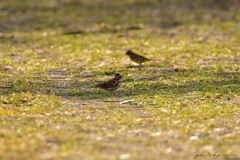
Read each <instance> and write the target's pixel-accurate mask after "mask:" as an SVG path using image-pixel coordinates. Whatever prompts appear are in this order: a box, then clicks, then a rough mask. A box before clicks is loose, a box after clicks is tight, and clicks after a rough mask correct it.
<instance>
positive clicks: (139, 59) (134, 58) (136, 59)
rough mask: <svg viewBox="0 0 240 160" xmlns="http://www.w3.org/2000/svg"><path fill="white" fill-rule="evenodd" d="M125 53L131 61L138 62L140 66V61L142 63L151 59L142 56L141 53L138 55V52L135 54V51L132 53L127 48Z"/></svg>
mask: <svg viewBox="0 0 240 160" xmlns="http://www.w3.org/2000/svg"><path fill="white" fill-rule="evenodd" d="M126 55H128V56H129V57H130V58H131V60H132V61H133V62H136V63H139V64H140V66H141V63H143V62H147V61H151V59H148V58H146V57H144V56H142V55H139V54H137V53H134V52H133V51H131V50H128V51H127V52H126Z"/></svg>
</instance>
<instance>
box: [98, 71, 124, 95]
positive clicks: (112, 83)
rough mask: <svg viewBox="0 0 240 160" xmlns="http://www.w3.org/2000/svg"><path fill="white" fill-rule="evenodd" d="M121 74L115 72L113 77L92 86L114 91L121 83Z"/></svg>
mask: <svg viewBox="0 0 240 160" xmlns="http://www.w3.org/2000/svg"><path fill="white" fill-rule="evenodd" d="M122 78H123V77H122V75H121V74H119V73H116V74H115V77H114V78H113V79H111V80H109V81H107V82H103V83H100V84H97V85H96V86H94V88H101V89H105V90H107V91H114V90H117V89H118V88H119V87H120V86H121V83H122Z"/></svg>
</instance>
